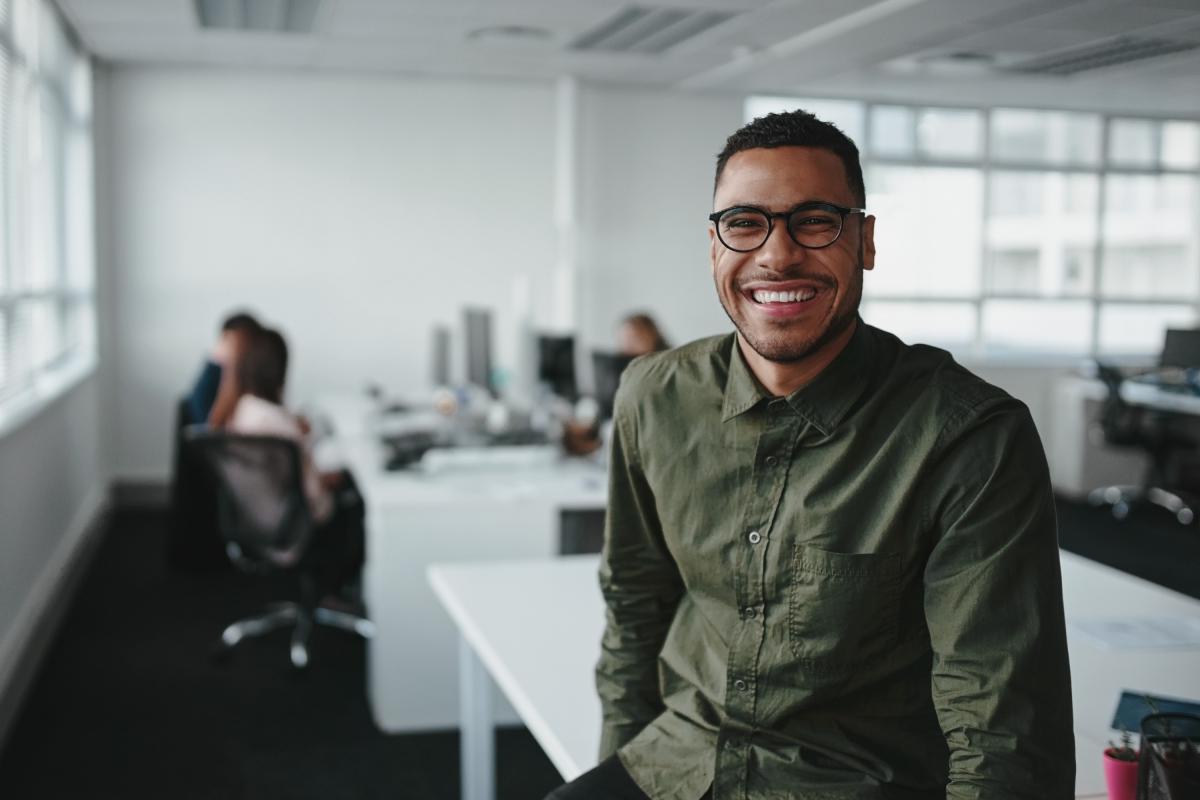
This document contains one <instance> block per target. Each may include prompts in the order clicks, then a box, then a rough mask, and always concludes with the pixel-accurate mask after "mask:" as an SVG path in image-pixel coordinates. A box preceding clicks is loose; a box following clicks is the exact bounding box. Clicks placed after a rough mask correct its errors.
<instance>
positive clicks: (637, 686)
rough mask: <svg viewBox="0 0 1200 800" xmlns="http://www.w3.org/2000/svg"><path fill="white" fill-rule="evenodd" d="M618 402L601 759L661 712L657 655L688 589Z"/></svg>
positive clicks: (603, 576)
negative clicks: (660, 520)
mask: <svg viewBox="0 0 1200 800" xmlns="http://www.w3.org/2000/svg"><path fill="white" fill-rule="evenodd" d="M621 405H622V404H621V403H620V400H618V409H617V413H616V419H615V422H614V425H613V435H612V449H611V455H610V466H609V495H608V513H607V514H606V518H605V533H604V549H603V551H602V553H601V557H600V588H601V591H602V592H603V594H604V600H605V604H606V625H605V629H604V636H603V639H602V641H601V648H600V661H599V663H598V664H597V666H596V687H597V689H598V691H599V694H600V705H601V710H602V714H603V727H602V730H601V736H600V758H601V760H603V759H605V758H607V757H609V756H611V755H612V754H613V753H615V752H616V751H617V749H618V748H620V747H621V746H623V745H624V744H626V743H627V742H628V741H629V740H631V739H632V738H633V737H634V736H636V735H637V734H638V733H639V732H640V731H641V730H642V728H644V727H645V726H646V725H647V724H649V723H650V722H651V721H652V720H653V719H654V718H655V717H657V716H658V715H659V714H660V713H662V711H663V708H664V706H663V700H662V694H661V691H660V689H659V683H658V656H659V653H660V652H661V650H662V646H663V642H664V641H665V640H666V636H667V629H668V628H669V627H670V625H671V620H672V619H673V618H674V615H675V610H676V608H677V607H678V605H679V599H680V597H681V596H682V594H683V585H682V581H681V579H680V577H679V571H678V569H677V568H676V565H675V562H674V560H673V559H672V557H671V554H670V553H669V552H668V550H667V547H666V544H665V543H664V541H663V535H662V528H661V526H660V524H659V520H658V515H657V513H656V510H655V503H654V495H653V492H652V491H651V489H650V486H649V485H648V484H647V481H646V477H645V475H644V473H643V472H642V467H641V464H640V461H639V458H638V452H637V441H636V438H635V437H634V436H632V435H631V428H632V425H631V419H630V415H629V414H627V413H624V412H623V410H622V408H621Z"/></svg>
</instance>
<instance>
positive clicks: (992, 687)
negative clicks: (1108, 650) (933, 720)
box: [925, 400, 1075, 800]
mask: <svg viewBox="0 0 1200 800" xmlns="http://www.w3.org/2000/svg"><path fill="white" fill-rule="evenodd" d="M942 466H943V470H941V471H940V473H941V475H943V476H944V478H943V480H944V481H947V483H943V485H949V486H951V487H952V488H951V489H950V492H949V494H948V495H947V500H946V502H944V503H943V505H942V507H940V508H938V509H935V512H936V516H935V519H934V524H935V526H937V527H938V528H939V531H938V536H939V539H938V541H937V543H936V544H935V546H934V548H933V552H932V554H931V555H930V558H929V561H928V563H927V566H926V569H925V617H926V621H927V624H928V626H929V634H930V639H931V642H932V645H933V674H932V688H933V701H934V706H935V708H936V711H937V715H938V719H939V721H940V723H941V727H942V730H943V731H944V732H945V736H946V742H947V744H948V745H949V747H950V764H949V772H950V779H949V784H948V786H947V790H946V796H947V797H948V798H1005V800H1018V798H1028V800H1060V799H1062V800H1065V798H1070V797H1072V796H1073V795H1074V784H1075V781H1074V778H1075V748H1074V734H1073V726H1072V717H1071V681H1070V672H1069V667H1068V660H1067V646H1066V631H1065V625H1064V621H1063V606H1062V578H1061V575H1060V571H1059V560H1058V537H1057V530H1056V524H1055V516H1054V500H1053V495H1052V493H1051V489H1050V478H1049V471H1048V469H1047V467H1046V458H1045V454H1044V453H1043V451H1042V446H1041V442H1040V441H1039V439H1038V435H1037V431H1036V430H1035V428H1034V425H1033V420H1032V419H1031V418H1030V417H1029V413H1028V411H1027V410H1026V409H1025V408H1024V407H1022V406H1020V405H1019V404H1017V403H1015V402H1014V401H1011V400H1006V401H1004V402H1002V403H998V404H997V405H996V407H995V408H993V409H992V410H991V411H989V412H987V413H985V414H984V415H983V416H982V417H981V418H980V419H979V420H978V421H977V422H976V423H975V424H973V425H971V426H970V429H969V430H967V431H965V432H963V433H961V434H959V435H958V436H957V437H956V441H955V442H954V443H952V444H951V445H950V450H949V454H948V455H947V457H946V458H945V459H944V461H943V463H942ZM951 476H957V477H954V478H952V477H951ZM949 481H952V483H949Z"/></svg>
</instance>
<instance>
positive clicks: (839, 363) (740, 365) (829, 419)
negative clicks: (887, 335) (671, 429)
mask: <svg viewBox="0 0 1200 800" xmlns="http://www.w3.org/2000/svg"><path fill="white" fill-rule="evenodd" d="M874 361H875V337H874V335H873V329H872V328H871V327H870V326H869V325H867V324H866V323H865V322H863V321H862V319H861V318H860V319H859V320H858V325H857V326H856V328H855V330H854V335H853V336H851V337H850V341H849V342H848V343H847V344H846V347H845V348H844V349H843V350H842V352H840V353H838V355H837V358H835V359H834V360H833V361H832V362H830V364H829V366H827V367H826V368H825V369H824V370H822V371H821V374H819V375H817V377H815V378H813V379H812V380H811V381H810V382H809V383H807V384H805V385H804V386H801V387H800V388H799V389H797V390H796V391H794V392H792V393H791V394H790V395H788V396H787V398H785V399H786V400H787V404H788V406H789V407H790V408H791V409H792V411H793V412H795V413H796V414H798V415H800V416H802V417H804V418H805V419H806V420H808V421H809V422H810V423H812V424H813V425H814V426H816V427H817V428H818V429H819V430H820V431H821V433H822V434H824V435H825V436H828V435H829V434H831V433H832V432H833V430H834V429H835V428H836V427H837V426H838V425H839V424H840V423H841V422H842V420H843V419H845V418H846V416H847V415H848V414H849V413H850V410H851V408H853V407H854V404H855V403H856V402H858V399H859V398H860V397H862V395H863V392H865V391H866V389H867V386H868V385H869V384H870V381H871V376H872V373H873V372H874ZM770 399H771V395H770V394H769V393H768V392H767V390H766V389H764V388H763V387H762V385H761V384H760V383H759V382H758V379H756V378H755V377H754V374H753V373H752V372H751V371H750V367H749V366H748V365H747V364H746V361H745V359H744V358H742V353H741V349H740V348H739V347H738V344H737V336H736V335H733V336H731V337H730V354H729V373H728V377H727V378H726V380H725V403H724V406H723V407H722V414H721V421H722V422H728V421H729V420H730V419H733V418H734V417H736V416H739V415H741V414H744V413H745V412H747V411H749V410H750V409H751V408H753V407H754V406H756V405H758V403H759V402H761V401H764V400H770Z"/></svg>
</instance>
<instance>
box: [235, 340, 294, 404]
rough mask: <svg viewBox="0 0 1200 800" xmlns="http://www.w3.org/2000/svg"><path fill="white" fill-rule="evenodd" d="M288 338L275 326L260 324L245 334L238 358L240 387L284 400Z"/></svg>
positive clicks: (275, 401) (264, 398) (269, 398)
mask: <svg viewBox="0 0 1200 800" xmlns="http://www.w3.org/2000/svg"><path fill="white" fill-rule="evenodd" d="M287 367H288V347H287V341H286V340H285V339H284V338H283V334H281V333H280V332H279V331H277V330H272V329H271V328H259V329H258V330H257V331H252V332H249V333H247V334H246V345H245V347H244V349H243V350H242V352H241V354H240V355H239V356H238V360H237V382H238V386H239V388H240V389H241V391H243V392H245V393H246V394H250V395H254V396H255V397H260V398H262V399H263V400H267V401H269V402H272V403H282V402H283V384H284V381H285V380H286V379H287Z"/></svg>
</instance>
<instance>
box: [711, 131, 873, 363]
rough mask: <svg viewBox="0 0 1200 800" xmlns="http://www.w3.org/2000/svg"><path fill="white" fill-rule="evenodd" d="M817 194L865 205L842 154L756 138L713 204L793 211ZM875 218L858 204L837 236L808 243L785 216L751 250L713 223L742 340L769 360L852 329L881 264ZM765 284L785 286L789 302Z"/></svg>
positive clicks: (793, 355) (716, 272)
mask: <svg viewBox="0 0 1200 800" xmlns="http://www.w3.org/2000/svg"><path fill="white" fill-rule="evenodd" d="M813 201H823V202H826V203H833V204H835V205H839V206H843V207H847V208H850V207H854V206H857V205H859V203H858V202H856V200H855V198H854V196H853V194H852V193H851V191H850V186H849V184H848V182H847V181H846V172H845V168H844V167H843V166H842V162H841V160H840V159H839V158H838V157H837V156H836V155H834V154H833V153H832V152H830V151H829V150H823V149H818V148H812V147H776V148H755V149H752V150H743V151H741V152H740V153H736V154H734V155H733V156H732V157H731V158H730V159H729V161H727V162H726V164H725V171H724V172H723V173H722V174H721V179H720V182H719V183H718V185H717V191H716V195H715V196H714V198H713V210H714V211H718V210H721V209H726V208H729V207H731V206H754V207H756V208H761V209H763V210H765V211H768V212H786V211H790V210H792V209H793V208H795V207H796V206H798V205H800V204H801V203H808V202H813ZM874 227H875V219H874V217H866V218H864V217H863V216H862V215H861V214H850V215H848V216H847V218H846V222H845V225H844V227H843V228H842V233H841V236H839V237H838V240H837V241H836V242H834V243H833V244H832V245H830V246H829V247H826V248H823V249H820V250H808V249H805V248H803V247H801V246H800V245H798V244H796V243H795V242H794V241H792V239H791V237H790V236H788V232H787V230H786V229H785V228H786V226H785V225H784V221H783V220H782V219H776V220H775V221H774V224H773V227H772V230H771V235H770V236H769V237H768V238H767V241H766V242H765V243H764V244H763V246H762V247H760V248H758V249H757V250H753V251H751V252H749V253H739V252H737V251H735V250H730V249H728V248H726V247H725V246H724V245H723V244H721V240H720V239H719V238H717V235H716V229H715V227H710V228H709V231H708V233H709V237H710V239H711V248H710V257H711V260H712V270H713V281H714V282H715V283H716V286H717V296H718V297H719V298H720V300H721V305H722V306H724V308H725V313H726V314H728V315H729V318H730V320H732V321H733V324H734V326H735V327H736V328H737V329H738V332H739V333H740V334H741V337H742V340H743V341H744V342H745V343H746V344H748V345H749V346H750V347H751V348H753V349H754V351H755V352H757V353H758V354H759V355H761V356H762V357H763V358H765V359H767V360H769V361H777V362H795V361H800V360H801V359H803V358H805V357H806V356H808V355H810V354H812V353H814V352H816V351H818V350H819V349H820V348H821V347H822V346H823V345H825V344H827V343H828V342H830V341H832V340H833V339H835V338H836V337H837V336H838V334H840V333H842V332H843V331H845V330H846V328H847V327H848V326H849V325H850V324H851V323H853V322H854V319H855V317H856V315H857V314H858V305H859V302H860V301H861V300H862V275H863V273H862V271H863V269H871V268H872V267H874V265H875V243H874V237H873V233H874ZM763 292H778V293H783V295H784V300H785V302H777V301H778V299H779V297H778V296H774V297H767V296H764V295H763V294H762V293H763ZM792 293H794V294H792Z"/></svg>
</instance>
